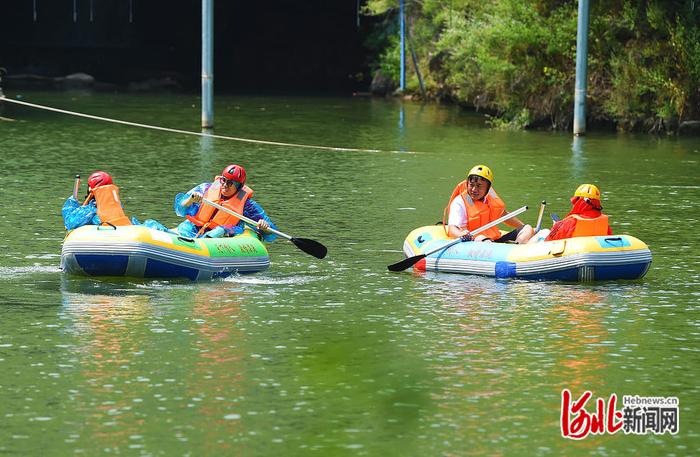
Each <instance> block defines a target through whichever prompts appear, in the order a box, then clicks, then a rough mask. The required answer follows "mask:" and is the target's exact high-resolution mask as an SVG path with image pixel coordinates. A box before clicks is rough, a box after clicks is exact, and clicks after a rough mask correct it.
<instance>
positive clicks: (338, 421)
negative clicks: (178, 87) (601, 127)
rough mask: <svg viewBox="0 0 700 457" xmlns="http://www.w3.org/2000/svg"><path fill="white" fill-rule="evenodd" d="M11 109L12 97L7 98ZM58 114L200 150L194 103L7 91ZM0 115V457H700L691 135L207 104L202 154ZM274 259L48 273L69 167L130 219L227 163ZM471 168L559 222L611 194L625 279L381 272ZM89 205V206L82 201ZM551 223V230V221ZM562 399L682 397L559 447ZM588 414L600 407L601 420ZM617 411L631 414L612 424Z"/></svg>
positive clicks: (62, 120)
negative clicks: (498, 127)
mask: <svg viewBox="0 0 700 457" xmlns="http://www.w3.org/2000/svg"><path fill="white" fill-rule="evenodd" d="M7 95H8V97H16V96H17V95H19V94H17V93H8V94H7ZM21 95H22V97H23V98H22V99H23V100H25V101H30V102H34V103H41V104H46V105H50V106H53V107H58V108H62V109H67V110H75V111H80V112H85V113H90V114H94V115H99V116H106V117H114V118H118V119H124V120H129V121H132V122H140V123H147V124H155V125H159V126H165V127H171V128H178V129H184V130H194V131H197V129H198V126H199V118H200V111H199V101H198V99H197V97H195V96H188V95H167V96H164V95H142V96H133V95H123V94H121V95H117V94H86V93H70V92H68V93H24V92H23V93H21ZM0 109H1V110H2V111H1V112H0V116H3V118H5V120H2V121H0V157H2V168H1V169H0V189H1V192H2V193H1V195H2V199H1V203H0V208H1V211H0V239H1V241H0V454H2V455H61V456H62V455H74V454H75V455H98V454H104V455H111V454H114V455H117V454H118V455H192V456H202V455H217V456H218V455H241V456H265V455H270V456H272V455H275V456H276V455H319V456H330V455H332V456H336V455H337V456H342V455H369V456H376V455H382V456H438V455H443V456H461V455H523V456H526V455H527V456H550V455H551V456H558V455H586V456H587V455H601V456H614V455H677V456H685V455H693V454H694V455H698V453H700V395H699V390H700V389H699V388H698V385H699V384H700V383H699V381H698V375H700V344H699V343H700V273H699V266H700V243H699V242H698V235H697V227H698V222H699V220H698V219H699V218H700V210H699V209H698V203H697V202H698V201H699V200H700V179H699V176H700V140H699V139H698V138H684V137H680V138H662V139H659V138H656V137H653V136H645V135H641V136H632V135H617V134H613V133H602V132H593V133H591V134H590V135H589V136H587V137H585V138H582V139H580V140H577V142H576V143H574V141H573V140H572V137H571V135H570V134H569V133H547V132H500V131H493V130H488V129H485V128H484V127H483V118H482V117H481V116H480V115H477V114H465V113H462V112H460V111H459V110H458V109H456V108H454V107H441V106H421V105H418V104H413V103H404V104H402V103H401V102H399V101H395V100H390V101H387V100H376V99H369V98H354V99H342V98H302V97H270V98H256V97H223V96H221V97H218V98H217V100H216V111H215V116H216V118H215V120H216V126H217V128H216V132H215V133H217V134H220V135H230V136H235V137H244V138H255V139H261V140H268V141H277V142H285V143H295V144H313V145H326V146H334V147H350V148H360V149H380V150H382V151H402V152H338V151H331V150H314V149H306V148H302V147H297V146H267V145H262V144H246V143H240V142H234V141H226V140H211V139H201V138H198V137H196V136H188V135H181V134H174V133H165V132H159V131H152V130H145V129H141V128H135V127H128V126H123V125H115V124H109V123H105V122H99V121H93V120H87V119H81V118H76V117H72V116H67V115H63V114H58V113H52V112H47V111H41V110H36V109H32V108H26V107H19V106H16V105H9V104H7V103H5V104H4V106H3V107H2V108H0ZM231 162H235V163H239V164H242V165H244V166H245V167H246V168H247V171H248V176H249V184H250V186H251V187H253V188H254V190H255V192H256V195H255V198H256V200H257V201H258V202H259V203H261V204H262V205H263V207H264V208H265V209H266V211H267V212H268V213H269V214H270V216H271V217H272V218H273V220H274V221H275V222H276V223H277V225H278V226H279V228H280V230H282V231H284V232H287V233H289V234H291V235H294V236H298V237H306V238H312V239H316V240H318V241H321V242H322V243H323V244H325V245H326V246H327V247H328V249H329V255H328V257H327V258H326V259H325V260H317V259H315V258H313V257H311V256H308V255H305V254H304V253H303V252H301V251H299V250H298V249H295V247H294V246H293V245H292V244H291V243H288V242H286V241H284V240H278V241H275V242H274V243H272V244H271V245H270V246H269V250H270V257H271V261H272V265H271V268H270V269H269V270H268V271H266V272H263V273H258V274H254V275H249V276H235V277H231V278H227V279H226V280H219V281H216V282H205V283H190V282H185V281H164V280H130V279H120V278H112V279H94V278H88V277H79V276H67V275H64V274H63V273H62V272H61V271H60V269H59V260H60V251H61V242H62V240H63V237H64V235H65V230H64V228H63V226H62V221H61V217H60V208H61V205H62V204H63V202H64V200H65V199H66V197H67V196H68V195H69V194H70V193H71V192H72V186H73V176H74V175H75V174H76V173H80V174H82V175H83V176H84V177H87V176H88V175H89V174H90V173H91V172H92V171H94V170H96V169H104V170H106V171H108V172H110V173H111V174H112V175H113V177H114V179H115V183H116V184H118V185H119V186H120V187H121V189H122V199H123V203H124V206H125V209H126V211H127V214H129V215H130V216H136V217H138V218H139V219H141V220H143V219H146V218H154V219H157V220H159V221H161V222H163V223H165V224H166V225H169V226H174V225H175V224H177V223H178V222H179V219H178V218H177V217H176V216H175V214H174V211H173V209H172V202H173V197H174V195H175V194H176V193H177V192H184V191H187V190H188V189H190V188H191V187H192V186H194V185H196V184H198V183H200V182H202V181H206V180H209V179H210V178H211V177H212V176H213V175H214V174H216V173H219V172H220V170H221V169H222V168H223V167H224V166H225V165H226V164H228V163H231ZM477 163H485V164H487V165H489V166H490V167H491V168H492V169H493V171H494V173H495V188H496V189H497V190H498V192H499V194H500V195H501V196H502V197H503V198H504V200H505V201H506V203H507V204H508V206H509V208H511V209H514V208H517V207H519V206H522V205H530V207H531V208H533V209H531V210H530V211H529V212H527V213H525V214H524V215H523V216H522V217H521V218H522V219H523V220H525V221H526V222H529V223H534V221H535V218H536V213H537V210H536V208H537V206H538V204H539V202H540V201H541V200H543V199H545V200H547V202H548V203H549V209H550V210H551V211H553V212H556V213H559V214H560V215H563V214H566V213H567V212H568V208H569V203H568V198H569V197H570V195H571V193H572V192H573V190H574V189H575V188H576V186H577V185H578V184H581V183H583V182H594V183H596V184H598V185H599V187H600V188H601V190H602V192H603V194H604V195H603V199H604V201H603V205H604V207H605V212H606V213H607V214H608V215H609V216H610V218H611V226H612V229H613V231H614V232H615V233H628V234H631V235H634V236H636V237H638V238H640V239H641V240H643V241H645V242H647V243H648V244H649V246H650V249H651V251H652V254H653V263H652V266H651V269H650V270H649V272H648V274H647V276H646V277H645V278H644V279H642V280H639V281H633V282H607V283H584V284H568V283H557V282H528V281H521V280H495V279H492V278H486V277H472V276H460V275H450V274H438V273H427V274H417V273H412V272H411V270H409V271H407V272H404V273H390V272H388V271H387V269H386V266H387V265H388V264H390V263H394V262H396V261H398V260H401V259H402V258H403V254H402V252H401V247H402V243H403V239H404V237H405V236H406V234H407V233H408V232H409V231H410V230H411V229H413V228H415V227H417V226H420V225H429V224H433V223H435V222H436V221H438V220H439V219H441V217H442V209H443V206H444V205H445V203H446V199H447V197H448V196H449V194H450V192H451V190H452V187H453V186H454V184H455V183H456V182H457V181H459V180H461V179H463V178H464V174H465V171H466V170H467V169H468V168H470V167H471V166H473V165H475V164H477ZM82 193H84V187H83V189H82ZM548 212H549V211H548ZM564 388H568V389H570V390H571V391H572V393H573V394H574V396H575V397H578V396H580V395H581V394H582V393H583V391H585V390H586V389H588V390H590V391H592V393H593V397H594V399H595V398H598V397H601V398H604V399H608V397H609V396H610V395H611V394H617V395H618V396H619V397H620V398H621V397H622V396H623V395H640V396H643V395H644V396H675V397H678V399H679V402H680V413H679V417H680V420H679V423H680V430H679V432H678V433H677V434H676V435H671V434H669V433H666V434H663V435H654V434H646V435H631V434H630V435H625V434H623V433H622V431H619V432H618V433H616V434H603V435H597V436H588V437H587V438H586V439H584V440H581V441H573V440H570V439H564V438H563V437H562V435H561V430H560V406H561V392H562V389H564ZM590 403H591V404H589V405H588V406H587V408H588V410H589V411H592V410H593V409H594V408H595V406H594V405H592V403H593V401H591V402H590ZM618 409H621V405H619V404H618Z"/></svg>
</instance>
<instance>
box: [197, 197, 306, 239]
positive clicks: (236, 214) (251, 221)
mask: <svg viewBox="0 0 700 457" xmlns="http://www.w3.org/2000/svg"><path fill="white" fill-rule="evenodd" d="M202 201H203V202H204V203H206V204H207V205H210V206H213V207H214V208H216V209H218V210H219V211H223V212H224V213H228V214H230V215H232V216H236V217H237V218H239V219H240V220H242V221H243V222H245V223H246V224H249V225H252V226H253V227H255V226H256V225H258V222H257V221H254V220H253V219H251V218H249V217H245V216H244V215H242V214H238V213H237V212H235V211H233V210H231V209H228V208H224V207H223V206H221V205H219V204H218V203H214V202H213V201H211V200H207V199H206V198H202ZM265 231H267V232H270V233H274V234H275V235H277V236H281V237H282V238H286V239H288V240H291V239H292V237H291V236H289V235H287V234H286V233H282V232H280V231H279V230H275V229H273V228H272V227H270V228H268V229H266V230H265Z"/></svg>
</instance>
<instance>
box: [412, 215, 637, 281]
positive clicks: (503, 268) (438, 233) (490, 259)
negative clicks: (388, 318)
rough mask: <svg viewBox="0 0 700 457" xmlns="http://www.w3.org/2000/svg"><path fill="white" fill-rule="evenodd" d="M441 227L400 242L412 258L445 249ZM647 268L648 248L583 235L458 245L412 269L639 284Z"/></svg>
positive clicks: (628, 240) (627, 239) (621, 238)
mask: <svg viewBox="0 0 700 457" xmlns="http://www.w3.org/2000/svg"><path fill="white" fill-rule="evenodd" d="M450 241H454V239H453V238H448V237H447V235H446V234H445V230H444V229H443V227H442V225H433V226H427V227H420V228H417V229H415V230H413V231H412V232H411V233H410V234H409V235H408V237H406V240H405V241H404V245H403V251H404V254H406V256H407V257H413V256H417V255H420V254H423V253H424V252H429V251H430V250H432V249H436V248H439V247H440V246H441V245H445V244H447V243H448V242H450ZM650 265H651V252H650V251H649V248H648V247H647V245H646V244H645V243H644V242H642V241H640V240H638V239H637V238H635V237H633V236H629V235H610V236H588V237H580V238H569V239H565V240H556V241H540V242H534V243H529V244H507V243H488V242H486V243H484V242H472V241H468V242H463V243H458V244H456V245H454V246H452V247H450V248H448V249H445V250H443V251H438V252H436V253H434V254H431V255H429V256H427V257H425V258H424V259H421V260H420V261H419V262H418V263H416V264H415V265H414V267H413V268H414V269H415V270H419V271H425V270H428V271H442V272H449V273H464V274H475V275H485V276H494V277H496V278H524V279H536V280H562V281H602V280H616V279H638V278H641V277H643V276H644V275H645V274H646V272H647V270H649V266H650Z"/></svg>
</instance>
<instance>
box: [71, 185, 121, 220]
mask: <svg viewBox="0 0 700 457" xmlns="http://www.w3.org/2000/svg"><path fill="white" fill-rule="evenodd" d="M93 197H94V198H95V203H96V204H97V215H98V216H99V218H100V221H102V222H109V223H110V224H112V225H131V221H130V220H129V218H128V217H126V214H124V209H123V208H122V203H121V200H119V188H118V187H117V186H115V185H114V184H107V185H106V186H100V187H95V188H94V189H92V191H91V192H90V194H89V195H88V197H87V199H86V200H85V203H83V205H86V204H87V203H88V202H89V201H90V200H92V198H93Z"/></svg>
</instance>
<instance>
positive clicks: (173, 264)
mask: <svg viewBox="0 0 700 457" xmlns="http://www.w3.org/2000/svg"><path fill="white" fill-rule="evenodd" d="M269 266H270V256H269V255H268V253H267V249H266V248H265V245H264V244H263V243H262V242H261V241H260V240H259V239H258V237H257V236H256V235H255V234H253V233H252V232H250V231H246V232H245V233H243V234H242V235H239V236H235V237H231V238H197V239H190V238H183V237H179V236H177V235H173V234H170V233H167V232H161V231H158V230H154V229H150V228H146V227H143V226H134V225H130V226H119V227H116V228H115V227H113V226H94V225H87V226H83V227H80V228H77V229H75V230H73V231H71V232H69V233H68V235H67V236H66V238H65V240H64V241H63V249H62V250H61V269H62V270H63V271H65V272H67V273H75V274H84V275H90V276H131V277H137V278H188V279H191V280H193V281H194V280H205V279H212V278H220V277H226V276H229V275H231V274H232V273H254V272H258V271H262V270H265V269H267V268H268V267H269Z"/></svg>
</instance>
